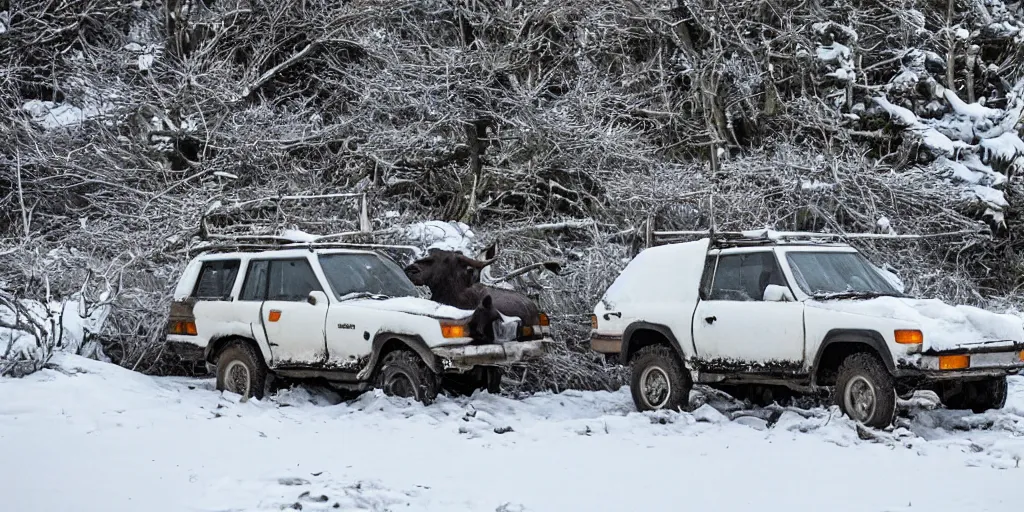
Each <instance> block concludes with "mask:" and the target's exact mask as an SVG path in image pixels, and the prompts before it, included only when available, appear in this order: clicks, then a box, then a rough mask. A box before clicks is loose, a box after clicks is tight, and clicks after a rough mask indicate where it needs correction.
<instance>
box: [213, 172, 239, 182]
mask: <svg viewBox="0 0 1024 512" xmlns="http://www.w3.org/2000/svg"><path fill="white" fill-rule="evenodd" d="M213 175H214V176H220V177H221V178H230V179H233V180H237V179H238V175H236V174H231V173H230V172H224V171H214V172H213Z"/></svg>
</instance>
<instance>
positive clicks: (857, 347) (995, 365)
mask: <svg viewBox="0 0 1024 512" xmlns="http://www.w3.org/2000/svg"><path fill="white" fill-rule="evenodd" d="M738 235H740V236H735V237H722V238H717V239H715V240H714V241H712V239H710V238H703V239H701V240H698V241H694V242H687V243H675V244H669V245H662V246H658V247H652V248H649V249H646V250H644V251H642V252H641V253H640V254H639V255H637V256H636V258H634V259H633V260H632V261H631V262H630V263H629V265H627V267H626V268H625V269H624V270H623V271H622V273H621V274H620V275H619V276H618V278H617V279H616V280H615V282H613V283H612V285H611V286H610V287H609V288H608V290H607V291H606V293H605V294H604V296H603V298H602V299H601V301H600V302H599V303H598V304H597V305H596V307H595V308H594V315H593V317H592V324H593V325H592V327H593V330H592V333H591V347H592V349H593V350H595V351H597V352H602V353H605V354H615V355H618V356H619V358H620V359H621V360H622V361H623V362H624V363H628V364H629V365H630V366H631V370H632V381H631V388H632V394H633V399H634V402H635V404H636V406H637V408H638V409H640V410H650V409H661V408H673V409H674V408H682V407H686V406H687V404H688V398H689V392H690V389H691V386H692V384H693V383H694V382H697V383H706V384H709V385H712V386H713V387H718V388H721V389H723V390H725V391H727V392H730V393H733V394H737V395H740V396H744V395H745V396H746V397H751V395H760V394H761V393H762V392H763V391H764V390H766V389H767V390H771V389H772V388H781V389H782V390H784V391H790V392H795V393H805V392H816V391H818V390H821V389H824V390H833V389H834V393H835V394H834V399H835V402H836V404H837V405H838V406H839V407H840V409H841V410H842V411H843V412H844V413H846V414H847V415H849V416H850V417H851V418H853V419H854V420H856V421H859V422H862V423H864V424H866V425H869V426H875V427H882V426H886V425H889V424H890V423H891V422H892V420H893V418H894V414H895V408H896V397H897V396H906V394H909V393H911V392H913V391H914V390H918V389H930V390H934V391H935V392H936V393H937V394H938V396H939V397H940V398H941V399H942V401H943V402H944V403H945V404H946V406H947V407H950V408H956V409H961V408H962V409H972V410H974V411H978V412H980V411H984V410H986V409H993V408H1001V407H1002V406H1003V405H1004V404H1005V401H1006V391H1007V382H1006V376H1007V375H1013V374H1017V373H1018V372H1020V370H1021V369H1022V368H1024V352H1022V350H1024V325H1022V321H1021V318H1019V317H1016V316H1012V315H1000V314H995V313H990V312H987V311H984V310H981V309H977V308H973V307H968V306H957V307H953V306H950V305H947V304H944V303H943V302H941V301H938V300H920V299H913V298H910V297H907V296H905V295H904V294H903V293H902V292H901V291H900V289H899V288H901V286H894V282H895V281H894V280H892V279H891V278H890V277H887V276H886V275H885V274H883V272H882V271H881V270H880V269H878V268H877V267H876V266H874V265H872V264H871V263H870V262H869V261H868V260H867V259H866V258H864V257H863V256H862V255H861V254H860V253H859V252H857V251H856V250H855V249H854V248H852V247H850V246H848V245H845V244H840V243H828V242H824V241H814V240H799V239H796V238H795V237H794V238H793V239H790V240H787V239H786V238H785V237H781V236H770V237H769V236H762V235H764V234H763V233H762V234H760V235H758V234H746V235H745V236H744V234H738ZM755 401H756V400H755Z"/></svg>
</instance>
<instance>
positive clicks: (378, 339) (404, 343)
mask: <svg viewBox="0 0 1024 512" xmlns="http://www.w3.org/2000/svg"><path fill="white" fill-rule="evenodd" d="M395 350H411V351H413V352H415V353H416V355H418V356H419V357H420V359H423V362H425V363H426V364H427V367H429V368H430V369H431V370H432V371H433V372H434V373H436V374H438V375H440V374H441V373H443V371H444V368H442V367H441V360H440V358H438V357H437V355H436V354H434V352H433V351H432V350H430V347H428V346H427V344H426V342H424V341H423V338H421V337H420V336H418V335H414V334H399V333H391V332H382V333H378V334H377V335H376V336H374V338H373V344H372V350H371V352H370V359H369V360H368V361H367V362H366V366H364V367H363V369H362V370H360V371H359V374H358V376H357V377H358V379H359V380H369V379H370V378H372V377H373V374H374V372H376V371H377V367H378V366H379V365H380V361H381V360H382V359H383V358H384V356H385V355H387V354H388V353H389V352H393V351H395Z"/></svg>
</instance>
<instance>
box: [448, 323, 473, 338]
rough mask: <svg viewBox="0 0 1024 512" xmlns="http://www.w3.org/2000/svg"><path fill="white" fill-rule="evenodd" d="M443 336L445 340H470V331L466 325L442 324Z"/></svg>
mask: <svg viewBox="0 0 1024 512" xmlns="http://www.w3.org/2000/svg"><path fill="white" fill-rule="evenodd" d="M441 336H444V337H445V338H468V337H469V329H467V328H466V326H465V325H459V324H441Z"/></svg>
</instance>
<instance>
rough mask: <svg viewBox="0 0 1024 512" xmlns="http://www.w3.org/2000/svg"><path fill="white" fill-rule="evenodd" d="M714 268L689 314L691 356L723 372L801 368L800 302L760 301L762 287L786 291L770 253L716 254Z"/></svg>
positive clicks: (783, 281) (801, 315) (802, 354)
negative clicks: (692, 315) (693, 353)
mask: <svg viewBox="0 0 1024 512" xmlns="http://www.w3.org/2000/svg"><path fill="white" fill-rule="evenodd" d="M714 269H715V272H714V274H713V278H712V279H711V282H710V285H709V287H708V288H707V289H705V290H702V295H704V296H703V297H702V298H701V301H700V302H699V303H698V304H697V308H696V310H695V311H694V317H693V340H694V347H695V349H696V352H697V357H698V358H699V359H701V360H704V361H706V362H714V363H715V366H719V367H724V368H725V369H729V368H730V367H735V368H733V369H742V370H744V371H754V372H757V371H768V372H772V371H779V370H782V371H785V370H795V369H798V368H799V367H801V365H802V363H803V360H804V306H803V303H801V302H796V301H794V300H787V301H772V302H770V301H765V300H764V292H765V289H766V288H767V286H768V285H772V284H774V285H780V286H786V287H787V288H788V285H787V284H786V278H785V275H784V274H783V272H782V269H781V267H780V266H779V264H778V259H777V258H776V256H775V252H774V251H773V250H771V249H764V250H759V251H754V252H741V253H732V254H729V253H726V254H722V255H720V256H719V257H718V258H717V264H716V265H715V267H714ZM790 293H791V292H790ZM752 364H753V365H754V366H751V365H752ZM759 364H760V365H764V366H758V365H759Z"/></svg>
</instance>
